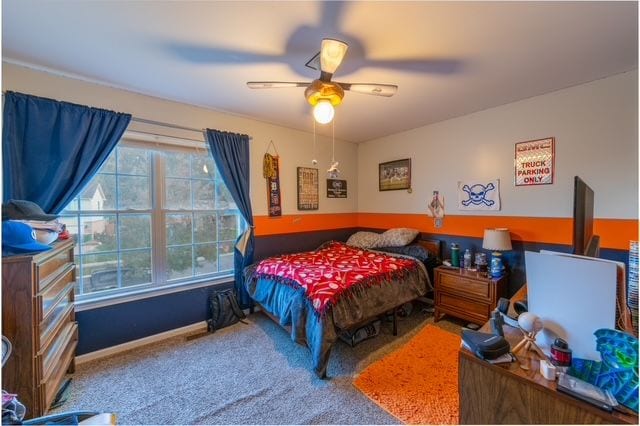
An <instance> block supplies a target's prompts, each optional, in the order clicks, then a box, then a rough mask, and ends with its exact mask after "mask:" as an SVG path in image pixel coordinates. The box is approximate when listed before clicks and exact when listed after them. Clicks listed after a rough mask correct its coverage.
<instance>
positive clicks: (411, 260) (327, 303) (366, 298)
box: [244, 240, 441, 378]
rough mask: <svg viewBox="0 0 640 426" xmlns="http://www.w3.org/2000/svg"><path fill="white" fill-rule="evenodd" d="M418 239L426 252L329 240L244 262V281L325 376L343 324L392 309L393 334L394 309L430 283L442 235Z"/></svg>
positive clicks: (366, 319) (363, 321)
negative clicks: (395, 250)
mask: <svg viewBox="0 0 640 426" xmlns="http://www.w3.org/2000/svg"><path fill="white" fill-rule="evenodd" d="M416 245H417V246H419V247H421V248H422V252H423V253H425V252H426V253H427V254H428V259H422V260H418V258H416V257H413V256H408V255H404V254H400V253H389V252H382V251H379V250H365V249H359V248H357V247H353V246H348V245H346V244H345V243H339V242H336V241H330V242H327V243H325V244H323V245H322V246H321V247H319V248H318V249H316V250H314V251H310V252H304V253H294V254H288V255H282V256H275V257H271V258H268V259H265V260H262V261H261V262H258V263H255V264H253V265H251V266H249V267H247V268H246V269H245V271H244V277H245V287H246V289H247V291H248V293H249V295H250V296H251V297H252V298H253V300H254V301H255V302H256V304H257V305H258V306H259V307H260V308H261V310H262V311H263V312H264V313H265V314H266V315H267V316H269V317H270V318H271V319H273V320H274V321H276V322H277V323H278V324H279V325H281V326H283V327H284V328H285V329H287V330H288V331H289V332H290V333H291V339H292V340H293V341H294V342H296V343H299V344H301V345H304V346H307V347H308V348H309V349H310V351H311V356H312V362H313V370H314V372H315V374H316V375H317V376H318V377H320V378H325V377H326V373H327V364H328V361H329V356H330V353H331V348H332V347H333V344H334V343H335V342H336V340H337V338H338V336H339V333H340V332H341V331H345V330H352V329H354V328H356V327H359V326H361V325H364V324H366V323H368V322H370V321H372V320H374V319H375V318H376V317H378V316H380V315H383V314H385V313H387V312H392V311H393V312H394V334H395V329H396V323H395V309H396V308H397V307H399V306H401V305H403V304H404V303H406V302H409V301H411V300H414V299H416V298H419V297H421V296H424V295H425V294H427V292H429V291H431V290H432V289H433V286H432V284H431V283H432V279H430V278H429V275H431V274H432V272H430V271H429V269H432V266H433V265H434V263H433V260H434V259H436V260H437V259H439V258H440V246H441V244H440V241H437V240H418V241H416ZM405 250H406V249H405ZM400 251H403V250H400ZM409 251H410V250H409ZM358 252H360V253H358ZM355 256H359V257H357V258H356V257H355ZM425 260H427V261H426V262H425ZM425 264H426V265H428V266H429V268H427V267H426V266H425ZM320 276H325V278H326V277H327V276H329V278H327V279H325V278H320ZM310 277H311V278H313V280H310ZM314 280H315V281H314ZM306 281H309V285H307V283H306Z"/></svg>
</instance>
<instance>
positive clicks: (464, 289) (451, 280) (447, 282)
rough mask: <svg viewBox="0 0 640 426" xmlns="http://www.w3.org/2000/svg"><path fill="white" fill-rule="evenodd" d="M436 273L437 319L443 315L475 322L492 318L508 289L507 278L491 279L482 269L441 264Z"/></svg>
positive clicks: (435, 319)
mask: <svg viewBox="0 0 640 426" xmlns="http://www.w3.org/2000/svg"><path fill="white" fill-rule="evenodd" d="M434 274H435V285H434V288H435V312H434V321H438V320H440V318H442V316H443V315H444V314H449V315H452V316H454V317H457V318H462V319H465V320H467V321H471V322H474V323H476V324H484V323H485V322H486V321H488V320H489V315H490V314H491V311H492V310H493V309H495V307H496V304H497V303H498V299H499V298H501V297H504V296H505V294H506V290H507V278H506V276H502V277H500V278H497V279H496V278H491V277H488V276H486V274H485V275H483V274H481V273H479V272H475V271H468V270H465V269H462V268H449V267H446V266H439V267H437V268H436V269H435V270H434Z"/></svg>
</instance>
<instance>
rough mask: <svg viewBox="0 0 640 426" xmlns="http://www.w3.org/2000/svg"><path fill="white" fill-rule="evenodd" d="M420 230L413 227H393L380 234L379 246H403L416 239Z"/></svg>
mask: <svg viewBox="0 0 640 426" xmlns="http://www.w3.org/2000/svg"><path fill="white" fill-rule="evenodd" d="M419 233H420V231H418V230H417V229H411V228H391V229H389V230H387V231H385V232H383V233H382V234H381V235H380V240H381V241H380V244H379V245H378V247H402V246H406V245H407V244H409V243H411V242H412V241H413V240H415V239H416V237H417V236H418V234H419Z"/></svg>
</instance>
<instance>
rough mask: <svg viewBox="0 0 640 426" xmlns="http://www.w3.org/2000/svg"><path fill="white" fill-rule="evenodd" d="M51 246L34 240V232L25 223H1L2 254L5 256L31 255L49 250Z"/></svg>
mask: <svg viewBox="0 0 640 426" xmlns="http://www.w3.org/2000/svg"><path fill="white" fill-rule="evenodd" d="M50 248H51V246H48V245H46V244H41V243H39V242H38V240H37V239H36V231H34V229H33V228H32V227H30V226H29V225H27V224H26V223H22V222H18V221H15V220H7V221H4V222H2V252H3V255H5V254H18V253H32V252H37V251H45V250H49V249H50Z"/></svg>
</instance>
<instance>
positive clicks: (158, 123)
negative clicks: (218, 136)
mask: <svg viewBox="0 0 640 426" xmlns="http://www.w3.org/2000/svg"><path fill="white" fill-rule="evenodd" d="M5 93H6V90H3V91H2V96H4V95H5ZM131 121H136V122H138V123H144V124H153V125H156V126H162V127H168V128H171V129H177V130H186V131H188V132H197V133H201V134H202V133H203V132H205V131H206V130H207V129H196V128H195V127H186V126H180V125H178V124H171V123H166V122H164V121H156V120H149V119H147V118H139V117H134V116H132V117H131ZM249 139H253V138H252V137H251V136H249ZM190 140H195V139H190Z"/></svg>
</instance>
